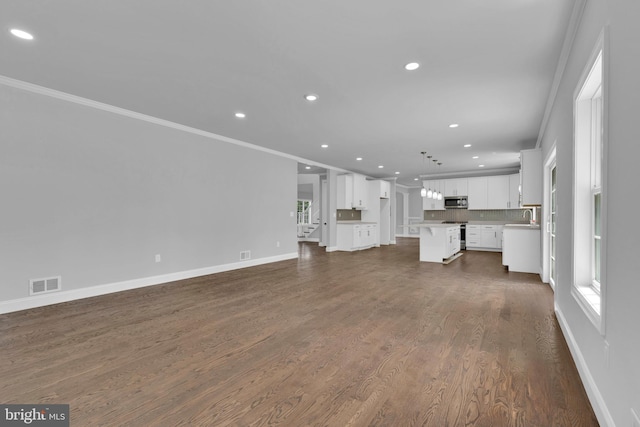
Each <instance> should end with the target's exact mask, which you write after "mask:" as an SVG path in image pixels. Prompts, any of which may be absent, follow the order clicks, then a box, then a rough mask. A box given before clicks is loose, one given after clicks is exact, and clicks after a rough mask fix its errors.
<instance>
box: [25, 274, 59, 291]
mask: <svg viewBox="0 0 640 427" xmlns="http://www.w3.org/2000/svg"><path fill="white" fill-rule="evenodd" d="M60 289H62V277H60V276H57V277H45V278H44V279H31V280H29V295H39V294H46V293H48V292H56V291H59V290H60Z"/></svg>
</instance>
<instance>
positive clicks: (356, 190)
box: [353, 173, 369, 209]
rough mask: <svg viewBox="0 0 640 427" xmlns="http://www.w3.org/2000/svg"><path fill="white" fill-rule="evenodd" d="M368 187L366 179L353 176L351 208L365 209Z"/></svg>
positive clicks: (361, 176)
mask: <svg viewBox="0 0 640 427" xmlns="http://www.w3.org/2000/svg"><path fill="white" fill-rule="evenodd" d="M368 195H369V186H368V185H367V178H366V177H365V176H364V175H359V174H357V173H354V174H353V207H354V208H356V209H366V204H367V197H368Z"/></svg>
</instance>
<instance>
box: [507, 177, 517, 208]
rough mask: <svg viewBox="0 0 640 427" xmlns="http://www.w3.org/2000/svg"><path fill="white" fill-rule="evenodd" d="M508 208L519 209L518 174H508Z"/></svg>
mask: <svg viewBox="0 0 640 427" xmlns="http://www.w3.org/2000/svg"><path fill="white" fill-rule="evenodd" d="M507 207H508V208H509V209H520V174H519V173H514V174H513V175H509V205H508V206H507Z"/></svg>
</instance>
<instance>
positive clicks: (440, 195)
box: [438, 162, 442, 200]
mask: <svg viewBox="0 0 640 427" xmlns="http://www.w3.org/2000/svg"><path fill="white" fill-rule="evenodd" d="M441 164H442V162H438V173H440V165H441ZM440 181H442V180H440ZM438 187H440V183H438ZM438 200H442V190H440V191H438Z"/></svg>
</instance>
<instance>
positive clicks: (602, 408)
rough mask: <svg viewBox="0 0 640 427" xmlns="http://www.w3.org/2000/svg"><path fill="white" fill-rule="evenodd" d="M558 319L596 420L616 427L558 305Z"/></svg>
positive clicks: (601, 423)
mask: <svg viewBox="0 0 640 427" xmlns="http://www.w3.org/2000/svg"><path fill="white" fill-rule="evenodd" d="M554 309H555V312H556V318H557V319H558V324H559V325H560V329H561V330H562V334H563V335H564V338H565V341H566V342H567V345H568V346H569V351H571V355H572V356H573V361H574V362H575V364H576V367H577V368H578V374H579V375H580V379H582V383H583V384H584V388H585V390H586V392H587V395H588V396H589V402H591V406H592V407H593V412H595V414H596V418H598V422H599V423H600V425H601V426H611V427H615V423H614V422H613V418H612V417H611V414H610V413H609V409H608V408H607V405H606V403H605V401H604V398H603V397H602V394H601V393H600V390H599V389H598V385H597V383H596V381H595V380H594V378H593V376H592V375H591V371H589V367H588V365H587V362H586V361H585V360H584V356H583V355H582V352H581V351H580V346H579V345H578V343H577V342H576V339H575V337H574V336H573V333H572V332H571V329H570V328H569V324H568V323H567V319H565V317H564V315H563V314H562V311H561V310H560V307H558V305H557V304H556V305H555V307H554Z"/></svg>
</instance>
